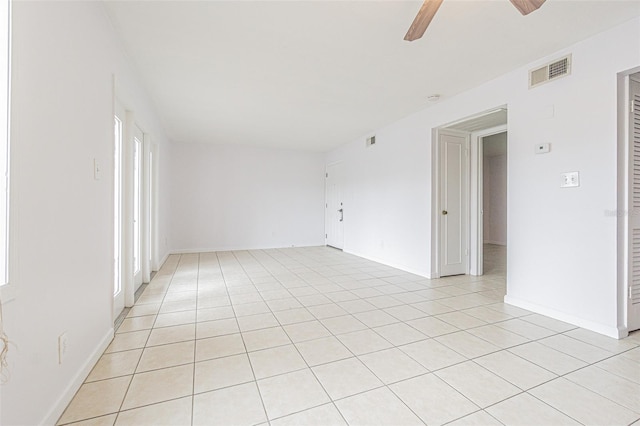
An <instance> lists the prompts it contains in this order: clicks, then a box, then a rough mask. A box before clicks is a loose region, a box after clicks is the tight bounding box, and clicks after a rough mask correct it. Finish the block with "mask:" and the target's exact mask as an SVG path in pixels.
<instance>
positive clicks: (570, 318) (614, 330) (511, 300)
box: [504, 295, 628, 339]
mask: <svg viewBox="0 0 640 426" xmlns="http://www.w3.org/2000/svg"><path fill="white" fill-rule="evenodd" d="M504 303H506V304H508V305H513V306H516V307H518V308H522V309H526V310H527V311H531V312H535V313H536V314H540V315H544V316H547V317H550V318H553V319H557V320H558V321H562V322H566V323H569V324H573V325H575V326H576V327H581V328H585V329H587V330H591V331H594V332H596V333H600V334H604V335H605V336H608V337H613V338H614V339H622V338H624V337H626V336H627V335H628V333H627V331H626V329H620V328H618V327H611V326H608V325H604V324H600V323H597V322H593V321H590V320H586V319H584V318H580V317H577V316H575V315H571V314H567V313H564V312H560V311H556V310H555V309H550V308H547V307H545V306H540V305H538V304H536V303H531V302H528V301H526V300H522V299H518V298H515V297H510V296H508V295H507V296H505V297H504Z"/></svg>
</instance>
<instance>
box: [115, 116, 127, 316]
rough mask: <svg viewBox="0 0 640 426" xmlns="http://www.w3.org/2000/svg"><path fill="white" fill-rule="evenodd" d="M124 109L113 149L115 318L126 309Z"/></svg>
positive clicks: (118, 121) (117, 126) (119, 117)
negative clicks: (123, 271) (124, 273)
mask: <svg viewBox="0 0 640 426" xmlns="http://www.w3.org/2000/svg"><path fill="white" fill-rule="evenodd" d="M124 123H125V112H124V108H122V107H121V106H120V105H116V113H115V116H114V131H113V133H114V148H113V318H114V320H115V318H117V317H118V315H120V312H122V310H123V309H124V293H125V292H124V286H123V284H124V282H123V280H122V241H123V237H122V140H123V136H124Z"/></svg>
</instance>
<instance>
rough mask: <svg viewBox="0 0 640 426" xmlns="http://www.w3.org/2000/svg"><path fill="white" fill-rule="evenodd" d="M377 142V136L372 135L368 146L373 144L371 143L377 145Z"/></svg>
mask: <svg viewBox="0 0 640 426" xmlns="http://www.w3.org/2000/svg"><path fill="white" fill-rule="evenodd" d="M375 144H376V137H375V136H371V137H370V138H367V146H371V145H375Z"/></svg>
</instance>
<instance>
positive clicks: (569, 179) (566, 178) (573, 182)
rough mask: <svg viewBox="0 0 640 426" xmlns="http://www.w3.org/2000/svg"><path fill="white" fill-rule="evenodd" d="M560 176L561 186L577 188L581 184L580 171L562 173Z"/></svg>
mask: <svg viewBox="0 0 640 426" xmlns="http://www.w3.org/2000/svg"><path fill="white" fill-rule="evenodd" d="M560 176H561V178H562V181H561V183H560V188H575V187H578V186H580V172H568V173H562V174H561V175H560Z"/></svg>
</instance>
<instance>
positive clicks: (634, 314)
mask: <svg viewBox="0 0 640 426" xmlns="http://www.w3.org/2000/svg"><path fill="white" fill-rule="evenodd" d="M629 87H630V99H631V108H630V117H629V145H630V151H631V152H630V155H629V157H630V164H629V168H630V182H629V188H630V191H631V193H630V194H629V205H630V207H631V208H630V209H629V212H630V214H629V215H628V218H629V219H628V220H629V251H628V253H629V261H628V265H629V293H628V296H629V298H628V318H627V328H628V331H633V330H638V329H640V215H638V214H633V213H635V212H638V211H640V75H639V76H638V77H635V78H634V77H632V79H631V80H630V82H629Z"/></svg>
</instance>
